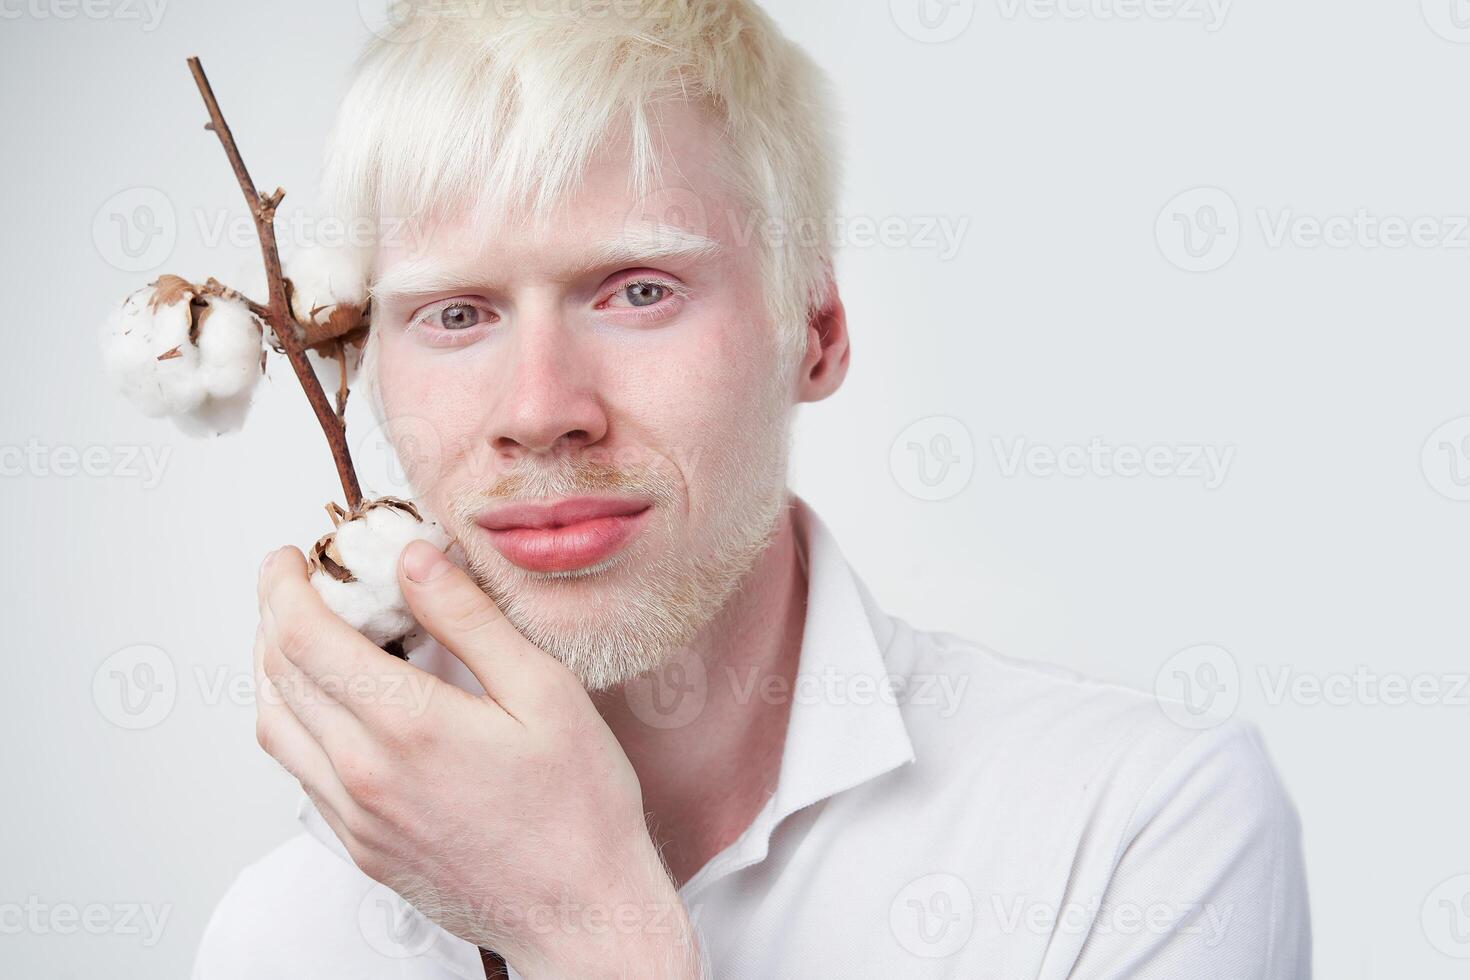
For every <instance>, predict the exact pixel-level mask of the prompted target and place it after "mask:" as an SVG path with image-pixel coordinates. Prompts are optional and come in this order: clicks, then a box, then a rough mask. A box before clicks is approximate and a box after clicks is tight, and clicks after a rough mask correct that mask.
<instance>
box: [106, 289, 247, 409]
mask: <svg viewBox="0 0 1470 980" xmlns="http://www.w3.org/2000/svg"><path fill="white" fill-rule="evenodd" d="M261 333H262V331H261V326H260V323H259V321H257V320H256V319H255V317H254V315H253V314H251V312H250V308H249V307H248V306H246V305H245V304H244V303H243V302H241V301H239V300H236V299H227V298H224V297H221V296H215V295H200V292H199V290H198V288H196V287H195V286H194V285H193V284H191V283H190V282H189V281H188V280H186V279H181V278H179V277H178V276H167V275H166V276H160V277H159V278H158V279H157V280H155V281H154V282H152V283H150V284H149V285H148V286H147V287H146V288H144V289H140V290H138V291H137V292H136V293H134V294H133V295H131V296H129V297H128V298H127V299H126V300H124V301H123V303H122V305H121V306H119V307H118V308H117V309H116V310H114V311H113V312H112V314H111V315H110V316H109V317H108V318H107V321H106V322H105V323H104V324H103V327H102V337H101V339H102V359H103V363H104V365H105V368H106V370H107V373H108V374H109V375H111V376H112V378H113V381H114V382H115V383H116V385H117V388H118V390H119V391H121V392H122V394H123V395H124V396H125V397H126V398H127V399H128V400H129V401H131V402H132V403H133V404H134V405H135V406H136V407H137V408H138V409H139V411H141V412H142V413H143V414H144V415H147V416H150V417H154V418H157V417H161V416H172V417H173V418H174V420H175V421H176V422H177V423H178V425H179V428H180V429H181V430H183V431H184V432H186V433H189V434H191V435H214V434H219V433H222V432H228V431H231V430H233V429H237V428H239V427H240V425H241V424H242V423H243V422H244V419H245V413H246V410H247V409H248V408H249V406H250V396H251V392H252V391H253V390H254V388H255V384H256V382H257V381H258V380H259V378H260V373H261V357H262V353H263V350H264V348H263V346H262V343H261Z"/></svg>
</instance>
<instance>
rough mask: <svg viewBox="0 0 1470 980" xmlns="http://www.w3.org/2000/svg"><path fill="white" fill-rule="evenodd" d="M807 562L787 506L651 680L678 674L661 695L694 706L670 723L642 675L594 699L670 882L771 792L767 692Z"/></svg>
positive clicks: (783, 708) (788, 662)
mask: <svg viewBox="0 0 1470 980" xmlns="http://www.w3.org/2000/svg"><path fill="white" fill-rule="evenodd" d="M804 564H805V563H804V560H803V559H802V557H801V550H800V546H799V544H798V541H797V530H796V527H795V525H794V515H793V510H792V509H791V508H787V509H786V510H785V511H784V512H783V513H782V516H781V523H780V526H779V527H778V529H777V531H776V535H775V537H774V538H773V540H772V542H771V544H770V546H769V547H768V548H767V549H766V550H765V552H764V553H763V554H762V555H761V557H760V559H758V560H757V562H756V564H755V567H753V568H752V569H751V571H750V573H749V574H748V575H747V576H746V578H745V579H744V581H743V582H742V584H741V586H740V588H738V589H737V590H736V592H735V593H734V594H733V595H732V596H731V598H730V601H729V602H728V603H726V605H725V608H724V609H722V610H721V611H720V613H719V614H718V615H717V616H716V617H715V619H714V620H712V621H711V623H710V624H709V625H708V626H707V627H706V628H705V629H704V630H702V631H701V633H700V635H699V637H698V638H697V639H696V641H695V642H694V643H693V644H692V645H691V646H689V647H688V648H686V649H685V650H683V651H681V653H680V654H679V655H678V656H677V657H676V658H675V660H674V661H672V662H671V663H670V665H669V666H668V667H666V668H664V670H663V671H661V672H660V674H659V675H658V677H659V679H658V680H657V683H658V684H663V679H664V678H667V679H668V680H670V681H671V682H672V681H674V680H675V679H676V678H682V681H681V682H680V684H679V686H678V687H677V688H675V690H673V691H668V692H662V693H666V694H667V695H668V696H669V697H673V696H676V695H677V691H678V690H679V689H685V694H684V695H683V696H684V697H687V698H691V699H696V700H702V707H697V710H696V705H694V704H692V703H689V704H685V703H680V704H678V707H677V708H675V709H674V710H672V711H670V712H669V714H668V716H667V720H665V719H662V718H652V719H651V718H650V713H649V710H648V708H647V694H648V687H647V684H648V682H647V681H637V682H634V683H633V685H631V686H630V689H629V690H627V691H625V690H616V691H611V692H608V693H606V694H603V695H600V696H598V697H597V699H596V702H597V707H598V710H599V711H601V712H602V716H603V718H604V719H605V720H606V722H607V724H608V727H610V728H611V729H612V731H613V734H614V735H615V736H617V739H618V741H619V742H620V743H621V744H622V746H623V751H624V752H626V753H627V755H628V758H629V760H630V761H631V762H632V763H633V768H634V770H635V771H636V772H637V773H638V779H639V781H640V782H641V783H642V786H643V805H644V808H645V809H646V810H647V811H648V815H649V824H650V827H651V828H652V831H653V834H654V840H655V843H657V844H658V845H660V847H661V848H662V851H663V855H664V860H665V861H666V862H667V864H668V866H669V871H670V872H671V873H672V874H673V876H674V881H675V883H676V884H678V885H683V884H684V882H686V881H688V880H689V879H690V878H691V877H693V876H694V873H695V872H697V871H698V870H699V869H700V868H702V867H703V866H704V865H705V863H706V862H708V861H709V859H710V858H712V857H714V856H715V855H716V854H718V853H719V852H720V851H722V850H724V849H725V847H727V846H728V845H729V844H730V843H732V842H733V841H734V840H735V839H736V838H737V837H739V836H740V834H741V833H742V832H743V831H744V830H745V829H746V827H748V826H749V825H750V823H751V820H752V819H753V818H754V817H755V815H756V814H757V813H759V812H760V809H761V807H762V806H764V805H765V803H766V800H767V799H768V798H769V797H770V795H771V794H772V793H773V792H774V791H775V788H776V778H777V776H778V775H779V773H780V768H781V750H782V748H783V746H784V745H785V742H786V724H787V720H788V718H789V715H790V711H791V703H790V698H787V697H771V696H769V692H770V691H772V690H774V691H790V690H792V689H793V684H794V681H795V678H796V671H797V665H798V662H799V660H800V655H801V637H802V628H803V626H804V624H805V622H806V592H807V576H806V570H805V568H804ZM681 670H682V674H680V673H679V671H681ZM701 677H702V678H704V682H700V681H699V680H698V678H701ZM772 678H779V680H780V682H781V683H779V684H778V683H775V682H773V681H772ZM639 684H642V685H644V686H643V689H642V690H641V691H640V690H638V689H637V685H639ZM670 686H671V687H672V686H673V684H670ZM763 692H766V693H764V694H763ZM640 698H642V700H641V701H640V700H639V699H640ZM651 721H656V722H658V723H657V724H654V723H651ZM665 724H667V725H668V726H669V727H660V726H661V725H665Z"/></svg>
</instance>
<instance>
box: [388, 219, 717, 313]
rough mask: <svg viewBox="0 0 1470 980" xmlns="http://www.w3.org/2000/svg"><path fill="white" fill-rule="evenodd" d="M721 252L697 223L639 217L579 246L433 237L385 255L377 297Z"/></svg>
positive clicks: (536, 236) (519, 235)
mask: <svg viewBox="0 0 1470 980" xmlns="http://www.w3.org/2000/svg"><path fill="white" fill-rule="evenodd" d="M721 250H722V246H721V244H720V243H719V242H718V241H717V240H715V239H714V238H712V237H710V236H709V235H708V234H705V233H704V232H703V230H701V229H699V228H698V227H697V225H690V224H676V223H669V222H667V219H666V218H665V217H663V216H652V217H648V216H640V217H638V218H637V219H636V220H630V221H628V222H627V223H625V224H624V225H623V226H622V227H621V228H618V229H615V230H614V231H613V233H612V234H610V235H608V236H607V237H603V238H600V239H598V238H593V237H590V236H588V237H582V238H578V239H574V240H567V239H566V238H564V237H562V236H560V235H556V234H547V233H545V232H537V231H534V230H531V229H527V228H524V227H518V228H515V229H512V230H508V231H507V232H506V233H505V234H504V236H503V237H496V238H494V239H488V238H481V237H478V236H471V237H466V236H463V235H445V236H437V235H436V236H429V237H427V238H425V239H423V240H421V241H419V242H418V243H416V244H415V245H413V246H411V247H405V248H399V249H394V248H392V247H385V248H383V249H380V250H379V253H378V261H377V262H376V263H375V272H374V279H373V285H372V292H373V295H374V296H375V297H377V298H378V299H379V301H381V302H391V301H392V300H393V298H395V297H399V296H412V295H418V294H427V293H437V292H444V291H446V290H453V289H456V288H459V287H461V286H469V285H472V284H475V283H483V282H484V280H485V278H486V273H487V271H488V270H492V269H495V268H506V267H511V268H535V269H536V270H537V271H538V272H540V273H542V274H545V275H548V276H551V277H559V276H565V277H574V276H576V275H578V274H579V273H581V272H585V271H588V270H592V269H601V268H607V267H612V266H624V267H628V266H641V265H658V264H660V263H665V262H670V261H678V262H701V261H705V260H707V259H710V258H713V257H714V256H716V255H718V254H719V253H720V251H721Z"/></svg>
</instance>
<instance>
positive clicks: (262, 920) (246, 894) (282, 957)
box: [194, 833, 373, 980]
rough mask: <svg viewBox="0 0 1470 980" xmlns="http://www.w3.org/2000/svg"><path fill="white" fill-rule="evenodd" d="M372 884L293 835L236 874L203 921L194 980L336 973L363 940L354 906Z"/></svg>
mask: <svg viewBox="0 0 1470 980" xmlns="http://www.w3.org/2000/svg"><path fill="white" fill-rule="evenodd" d="M372 884H373V883H372V881H371V880H370V879H368V878H367V877H366V876H365V875H363V874H362V873H361V872H360V871H358V869H357V868H356V867H355V866H353V865H350V864H348V863H346V862H345V861H343V859H342V858H340V857H338V856H337V855H336V854H334V853H332V852H331V851H329V850H328V849H327V848H326V846H325V845H323V844H322V843H321V842H320V841H318V840H316V839H315V838H313V837H311V836H310V835H309V834H306V833H300V834H298V835H297V836H295V837H293V838H291V839H290V840H288V841H286V842H285V843H284V844H282V845H280V846H279V847H277V848H276V849H275V850H274V851H272V852H270V853H269V854H267V855H266V856H265V857H263V858H261V859H260V860H258V861H256V862H254V863H253V864H251V865H249V866H247V867H246V868H245V869H244V870H242V871H241V872H240V873H239V875H237V876H236V878H235V881H234V882H233V884H231V886H230V888H229V889H228V890H227V891H226V892H225V895H224V897H223V898H222V899H220V902H219V904H218V905H217V906H216V907H215V910H214V914H213V915H212V916H211V917H210V920H209V925H208V926H207V927H206V929H205V932H204V936H203V938H202V939H201V941H200V945H199V951H198V954H197V955H196V958H195V964H194V978H195V980H235V978H241V980H244V978H247V977H262V976H292V977H313V978H315V977H323V978H325V977H336V976H340V975H342V974H341V969H342V966H343V956H344V954H350V953H355V952H356V951H357V950H358V949H359V948H361V947H363V945H364V940H363V936H362V932H361V929H360V928H359V925H358V909H359V907H360V906H361V905H362V903H363V901H364V899H365V898H367V896H368V894H369V892H370V890H371V888H372Z"/></svg>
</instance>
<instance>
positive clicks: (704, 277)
mask: <svg viewBox="0 0 1470 980" xmlns="http://www.w3.org/2000/svg"><path fill="white" fill-rule="evenodd" d="M664 133H665V134H666V138H667V140H668V142H669V144H670V146H669V150H668V157H667V160H666V164H665V166H666V168H667V169H666V170H665V173H666V174H677V175H678V178H677V179H678V180H679V181H680V187H679V190H678V191H677V192H676V193H675V194H673V195H670V194H667V193H664V194H661V195H656V196H655V199H654V201H655V204H662V203H664V202H665V201H667V200H668V199H669V198H671V197H672V199H673V200H674V201H675V202H680V203H684V204H685V205H686V206H685V207H684V208H683V209H682V210H681V209H672V210H670V209H663V208H660V210H661V211H665V210H667V213H666V214H664V213H661V214H660V215H659V218H658V220H646V219H645V212H646V211H647V206H646V204H644V203H643V202H640V201H639V200H638V199H637V198H636V197H635V196H634V194H633V192H632V190H631V189H630V187H629V177H628V170H627V167H626V164H625V163H624V160H623V155H622V154H621V153H620V152H618V151H617V150H616V149H615V150H613V151H611V152H609V153H607V154H606V155H604V156H602V157H600V158H599V159H597V160H596V161H595V162H594V164H593V166H592V167H591V168H590V170H589V171H588V173H587V175H586V179H585V182H584V184H583V186H582V189H581V192H580V193H579V194H577V196H576V197H575V198H574V199H573V200H571V201H570V202H568V203H567V206H566V208H565V210H564V211H562V212H559V213H558V214H557V215H556V216H555V217H554V219H553V220H552V222H551V223H550V224H549V225H547V226H545V227H541V228H531V227H526V226H524V225H505V224H502V225H500V226H498V227H496V228H493V229H491V231H490V232H489V233H484V232H480V233H477V232H476V231H475V230H474V227H473V225H472V223H471V221H470V220H469V219H468V217H467V216H464V217H460V218H458V219H456V220H454V221H449V222H441V223H438V224H435V225H432V226H428V227H426V228H424V229H423V234H421V235H419V236H415V238H414V239H413V240H412V241H410V240H408V239H407V238H405V240H403V241H402V242H399V243H395V244H394V246H393V247H388V248H384V249H383V250H382V251H381V252H380V254H379V257H378V263H377V284H376V285H375V287H374V303H375V313H374V329H375V330H376V331H378V332H379V336H378V338H377V341H378V343H379V345H380V349H379V351H378V383H379V391H380V395H381V406H382V410H383V412H384V415H385V417H386V418H387V419H389V420H394V419H398V418H400V417H404V416H407V417H410V418H412V419H414V420H415V422H414V423H413V426H412V427H413V428H415V429H416V430H417V435H416V436H415V442H414V445H413V447H412V450H411V451H412V452H416V453H418V454H420V456H419V459H418V461H417V465H416V463H415V460H413V459H409V460H407V461H406V462H407V465H408V468H409V471H410V475H411V477H412V478H413V480H414V483H415V487H416V489H417V491H418V494H417V495H418V496H419V497H420V498H421V499H422V500H423V501H424V502H425V503H426V504H427V505H428V507H429V509H430V510H431V511H432V512H433V513H434V514H435V515H436V516H438V517H439V518H440V519H441V520H442V521H443V522H444V523H445V524H446V525H447V526H448V529H449V531H450V533H451V534H452V536H453V537H454V538H455V539H456V540H457V541H458V542H459V543H460V545H461V546H462V548H463V549H464V552H465V554H466V556H467V558H468V559H469V561H468V565H469V568H470V569H471V571H472V572H473V573H474V574H475V576H476V577H477V578H478V579H479V581H480V582H481V584H482V586H484V587H485V589H486V591H487V592H489V593H490V594H491V595H492V596H493V597H494V598H495V599H496V600H497V601H498V602H499V603H500V604H501V606H502V607H503V608H504V609H505V611H506V614H507V615H508V616H509V617H510V619H511V620H512V621H513V622H514V623H516V625H517V626H518V627H519V628H520V629H521V630H522V631H523V632H524V633H526V635H527V636H528V637H530V638H532V639H533V640H535V641H537V642H538V643H539V644H540V645H542V646H543V647H544V648H546V649H547V650H548V651H550V652H552V653H553V654H555V655H557V656H559V657H560V658H561V659H562V660H563V661H564V662H565V663H567V664H568V665H569V666H570V667H572V668H573V669H574V671H575V672H576V673H577V674H578V675H579V676H581V677H582V679H583V680H584V682H585V683H587V684H588V686H589V687H592V688H595V689H601V688H607V687H611V686H614V685H616V684H618V683H621V682H622V681H624V680H626V679H627V678H628V677H630V676H634V675H636V674H638V673H642V672H644V671H646V670H648V669H650V668H652V667H655V666H657V665H658V664H659V663H661V662H662V661H663V660H664V659H665V657H666V656H667V654H668V653H669V652H671V651H672V650H673V649H674V648H677V647H681V646H684V645H687V644H688V643H689V642H691V641H692V640H693V638H694V634H695V633H696V632H697V630H698V629H699V628H700V627H702V626H703V625H704V624H705V623H706V622H707V621H708V620H709V618H710V617H711V616H713V614H714V613H715V612H716V611H717V610H718V608H719V607H720V605H722V604H723V600H724V598H725V596H726V595H728V593H729V592H730V590H732V589H733V588H734V587H735V585H736V584H737V583H738V580H739V578H740V577H741V576H742V575H743V574H744V573H745V572H746V571H747V570H748V569H749V567H750V565H751V564H752V563H753V561H754V558H755V556H756V555H757V554H759V552H760V551H761V550H763V547H764V545H765V544H766V543H767V542H768V541H769V540H770V538H771V537H772V536H773V535H774V533H775V531H776V526H777V521H778V518H779V511H780V508H781V506H782V504H783V502H784V487H785V465H786V438H787V431H788V427H789V416H790V410H791V408H792V406H793V405H794V403H795V402H796V401H797V400H798V399H799V398H800V397H803V395H804V394H806V393H804V392H798V391H796V390H795V378H794V377H793V374H794V372H793V370H792V366H791V365H789V364H781V363H779V360H780V358H779V356H778V350H777V345H776V339H777V333H776V328H775V326H774V325H773V323H772V322H771V320H770V317H769V315H768V314H767V312H766V308H765V304H764V302H763V297H764V296H765V293H766V289H767V284H766V283H764V282H763V281H762V278H761V273H760V270H759V268H758V256H757V253H756V250H755V243H754V241H753V239H751V236H749V235H746V236H741V235H739V234H738V230H739V229H738V228H737V227H732V221H738V220H739V219H740V217H743V215H741V214H740V213H739V211H738V208H737V205H736V203H735V201H734V200H733V199H732V198H730V197H729V196H728V195H727V194H726V193H725V191H724V188H723V187H722V186H721V185H720V183H719V182H718V179H717V178H716V177H715V175H714V173H713V170H714V167H713V160H712V158H711V144H710V141H709V137H708V131H707V129H706V127H705V125H704V124H703V122H702V120H701V119H700V117H698V116H696V115H694V114H693V113H692V111H686V112H684V113H683V114H676V115H675V118H674V119H673V120H672V124H671V125H668V126H666V128H665V129H664ZM649 217H652V215H649ZM446 280H447V281H446ZM425 423H427V424H425ZM424 430H428V431H430V432H431V433H432V436H431V438H430V439H429V440H427V441H428V442H430V443H432V447H426V446H425V445H424V442H425V440H424V438H423V435H422V433H423V431H424ZM425 453H429V454H430V456H431V458H429V459H428V460H427V461H425V460H424V459H423V454H425ZM558 465H559V466H560V469H558ZM593 465H596V466H599V467H601V468H602V470H601V471H600V473H593V474H591V475H589V474H588V473H586V472H585V469H584V468H585V467H587V466H593ZM609 470H610V471H611V473H609V472H607V471H609ZM548 472H560V473H564V474H565V475H566V476H565V478H564V479H563V480H562V481H560V482H552V483H549V484H548V483H547V482H546V474H548ZM512 474H518V475H520V476H522V477H526V478H528V479H529V480H530V483H531V485H529V486H527V485H524V484H512V483H507V482H506V480H507V478H508V477H509V476H510V475H512ZM609 482H613V483H614V484H615V485H614V486H612V487H610V488H605V484H607V483H609ZM609 493H611V494H613V495H617V496H632V497H635V498H641V497H651V498H655V499H654V500H653V503H654V506H653V507H652V508H651V513H649V514H648V515H647V516H646V517H645V518H644V519H643V520H642V521H641V522H640V523H639V526H638V527H637V528H636V529H635V531H634V533H633V534H632V535H631V540H630V541H629V542H628V543H627V544H626V545H625V546H624V547H622V548H621V549H618V550H616V551H615V552H614V553H613V554H611V555H609V556H607V557H606V558H602V559H600V560H595V561H589V562H582V561H573V562H572V563H571V565H570V567H568V568H560V569H557V570H556V571H548V570H546V569H543V568H529V569H528V568H526V567H522V565H520V564H517V562H516V560H515V555H510V556H507V555H506V554H502V552H501V551H500V550H498V549H497V547H496V540H495V536H494V535H491V534H488V533H487V532H486V530H485V529H484V528H482V527H480V526H478V525H477V523H476V517H477V516H478V515H481V514H483V513H484V512H485V511H486V510H488V509H491V508H493V507H494V506H495V505H497V504H502V503H506V502H510V501H515V500H538V501H540V500H558V499H565V498H568V497H577V496H586V495H607V494H609Z"/></svg>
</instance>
